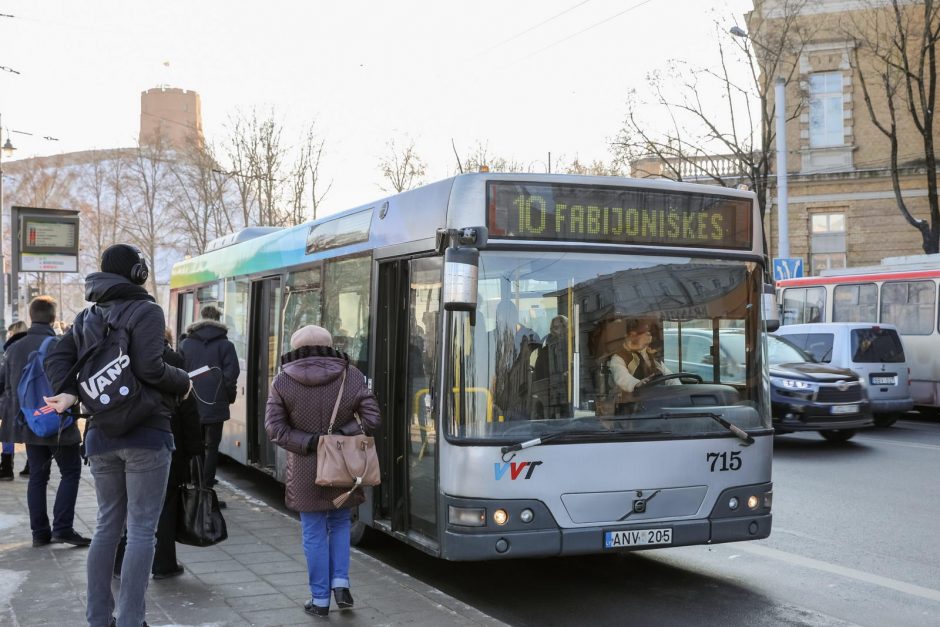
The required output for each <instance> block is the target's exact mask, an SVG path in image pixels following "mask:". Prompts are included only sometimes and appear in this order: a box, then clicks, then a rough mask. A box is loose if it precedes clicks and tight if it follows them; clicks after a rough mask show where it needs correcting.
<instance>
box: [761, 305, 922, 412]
mask: <svg viewBox="0 0 940 627" xmlns="http://www.w3.org/2000/svg"><path fill="white" fill-rule="evenodd" d="M774 335H779V336H782V337H785V338H787V339H788V340H790V341H791V342H792V343H794V344H796V345H797V346H798V347H800V348H802V349H803V350H804V351H806V352H807V353H809V354H810V355H812V356H813V357H814V358H815V359H816V361H819V362H822V363H825V364H830V365H832V366H838V367H839V368H848V369H850V370H854V371H855V372H856V373H857V374H858V378H859V380H861V381H862V383H863V384H864V385H865V387H866V389H867V391H868V398H869V400H870V401H871V411H872V413H873V414H874V416H875V425H877V426H879V427H888V426H891V425H893V424H894V423H895V422H896V421H897V419H898V418H899V417H900V416H901V414H902V413H904V412H906V411H908V410H910V409H913V407H914V399H913V398H912V397H911V388H910V385H911V369H910V367H909V364H908V363H907V358H906V357H905V355H904V344H903V343H902V342H901V336H900V335H898V330H897V328H896V327H895V326H894V325H893V324H873V323H870V322H816V323H812V324H789V325H784V326H782V327H780V328H779V329H777V330H776V331H775V332H774Z"/></svg>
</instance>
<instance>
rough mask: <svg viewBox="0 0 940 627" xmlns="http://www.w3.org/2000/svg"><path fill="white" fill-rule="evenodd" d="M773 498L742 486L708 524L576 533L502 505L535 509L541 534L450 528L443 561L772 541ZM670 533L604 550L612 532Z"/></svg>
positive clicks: (543, 515)
mask: <svg viewBox="0 0 940 627" xmlns="http://www.w3.org/2000/svg"><path fill="white" fill-rule="evenodd" d="M749 495H759V496H760V499H759V502H758V504H757V506H756V507H755V508H754V509H753V510H748V509H747V507H746V506H745V502H746V501H747V498H748V496H749ZM772 495H773V486H772V484H771V483H764V484H758V485H752V486H737V487H734V488H728V489H726V490H724V491H723V492H722V493H721V495H720V496H719V497H718V500H717V502H716V503H715V505H714V507H713V508H712V511H711V513H710V515H709V517H708V518H704V519H695V520H673V521H665V522H664V521H652V520H644V521H636V522H632V523H630V524H626V523H621V522H615V523H610V524H606V525H596V526H590V527H576V528H559V527H558V526H557V524H555V521H554V518H553V517H552V516H551V514H550V513H549V511H548V508H547V507H545V505H544V504H543V503H541V502H539V501H517V502H514V503H513V504H512V505H509V506H508V507H507V504H506V502H503V503H501V504H500V505H502V506H503V507H506V508H507V509H509V510H510V511H512V510H516V509H517V508H519V507H525V508H530V509H532V510H533V511H535V512H536V518H537V519H540V520H541V521H542V523H543V525H542V528H535V529H526V528H525V527H524V526H523V525H520V524H518V523H516V524H512V523H509V524H507V527H506V528H504V529H496V528H492V527H489V528H486V529H484V528H476V529H474V528H466V529H464V528H461V527H459V526H457V525H450V524H449V525H447V526H446V527H445V529H444V535H443V538H442V539H441V557H443V558H444V559H448V560H454V561H471V560H491V559H513V558H524V557H554V556H558V555H586V554H595V553H611V552H622V551H638V550H645V549H658V548H669V547H674V546H690V545H697V544H719V543H722V542H740V541H744V540H760V539H762V538H766V537H768V536H769V535H770V529H771V523H772V521H773V516H772V514H771V512H770V508H771V501H772ZM445 498H447V497H445ZM448 500H450V501H451V502H457V503H460V504H461V505H464V506H469V505H471V504H473V505H476V506H480V505H484V504H489V505H492V502H489V503H487V502H486V501H484V500H477V499H472V500H471V499H453V498H452V497H451V498H450V499H448ZM731 503H733V508H732V506H731V505H730V504H731ZM665 529H669V530H671V537H670V538H669V542H668V543H663V544H648V545H639V546H633V547H624V546H616V547H614V548H607V547H606V546H605V545H606V544H607V542H606V539H607V534H608V533H609V532H640V531H643V532H647V533H648V532H651V531H652V532H655V531H656V530H665ZM660 535H661V534H660Z"/></svg>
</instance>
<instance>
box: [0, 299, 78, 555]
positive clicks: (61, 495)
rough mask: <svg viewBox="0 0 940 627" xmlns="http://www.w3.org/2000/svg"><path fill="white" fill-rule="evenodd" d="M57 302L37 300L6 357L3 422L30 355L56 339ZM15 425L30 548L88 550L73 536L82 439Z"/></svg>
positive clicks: (15, 404) (1, 378)
mask: <svg viewBox="0 0 940 627" xmlns="http://www.w3.org/2000/svg"><path fill="white" fill-rule="evenodd" d="M55 310H56V304H55V300H53V299H52V297H50V296H38V297H36V298H34V299H33V300H32V301H31V302H30V303H29V318H30V321H31V322H32V325H31V326H30V327H29V330H28V331H26V336H25V337H24V338H23V339H21V340H19V341H17V342H16V343H15V344H12V345H11V346H10V348H9V350H7V352H6V353H5V358H4V361H3V370H2V372H0V390H2V392H3V400H4V408H3V415H4V416H6V420H9V419H10V418H11V417H13V416H16V417H19V415H20V399H19V396H18V395H17V387H18V386H19V384H20V379H21V378H22V375H23V369H24V368H25V367H26V362H27V360H28V358H29V355H30V353H32V352H33V351H36V350H39V347H40V345H42V343H43V341H45V339H46V338H49V337H55V331H53V330H52V323H53V322H55V313H56V311H55ZM14 420H15V421H16V423H17V424H16V435H15V440H16V441H17V442H25V443H26V459H27V460H29V462H30V466H31V467H32V472H31V473H30V474H29V484H28V485H27V488H26V504H27V506H28V508H29V526H30V528H31V529H32V531H33V546H35V547H39V546H45V545H47V544H49V543H51V542H56V543H63V542H64V543H66V544H71V545H74V546H88V545H89V544H90V543H91V540H89V539H88V538H86V537H84V536H82V535H80V534H78V533H76V531H75V529H74V528H73V527H72V524H73V522H74V521H75V499H76V498H78V483H79V480H80V479H81V476H82V455H81V435H80V434H79V432H78V426H76V424H75V423H74V422H73V423H72V424H71V425H69V426H68V427H66V428H65V429H62V431H61V433H57V434H56V435H51V436H49V437H47V438H42V437H39V436H38V435H36V434H35V433H33V432H32V430H31V429H30V428H29V425H27V424H26V421H25V420H22V419H14ZM53 459H54V460H55V463H56V465H57V466H58V467H59V474H61V476H62V480H61V481H60V482H59V487H58V489H57V490H56V495H55V503H54V504H53V506H52V526H51V527H50V525H49V513H48V511H47V504H46V487H47V486H48V485H49V473H50V470H51V468H52V460H53Z"/></svg>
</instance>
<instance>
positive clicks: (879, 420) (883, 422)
mask: <svg viewBox="0 0 940 627" xmlns="http://www.w3.org/2000/svg"><path fill="white" fill-rule="evenodd" d="M898 418H899V416H898V415H897V414H879V415H876V416H875V426H876V427H890V426H891V425H893V424H894V423H896V422H897V421H898Z"/></svg>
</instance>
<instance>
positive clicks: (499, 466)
mask: <svg viewBox="0 0 940 627" xmlns="http://www.w3.org/2000/svg"><path fill="white" fill-rule="evenodd" d="M541 465H542V462H502V463H500V462H496V463H494V464H493V466H494V468H493V470H494V471H495V474H496V480H497V481H499V480H500V479H502V478H503V477H505V476H506V472H507V471H508V472H509V480H510V481H515V480H516V479H518V478H519V477H520V476H521V475H522V471H523V470H525V469H526V468H528V472H526V473H525V476H524V477H522V478H523V479H531V478H532V473H534V472H535V467H536V466H541Z"/></svg>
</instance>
